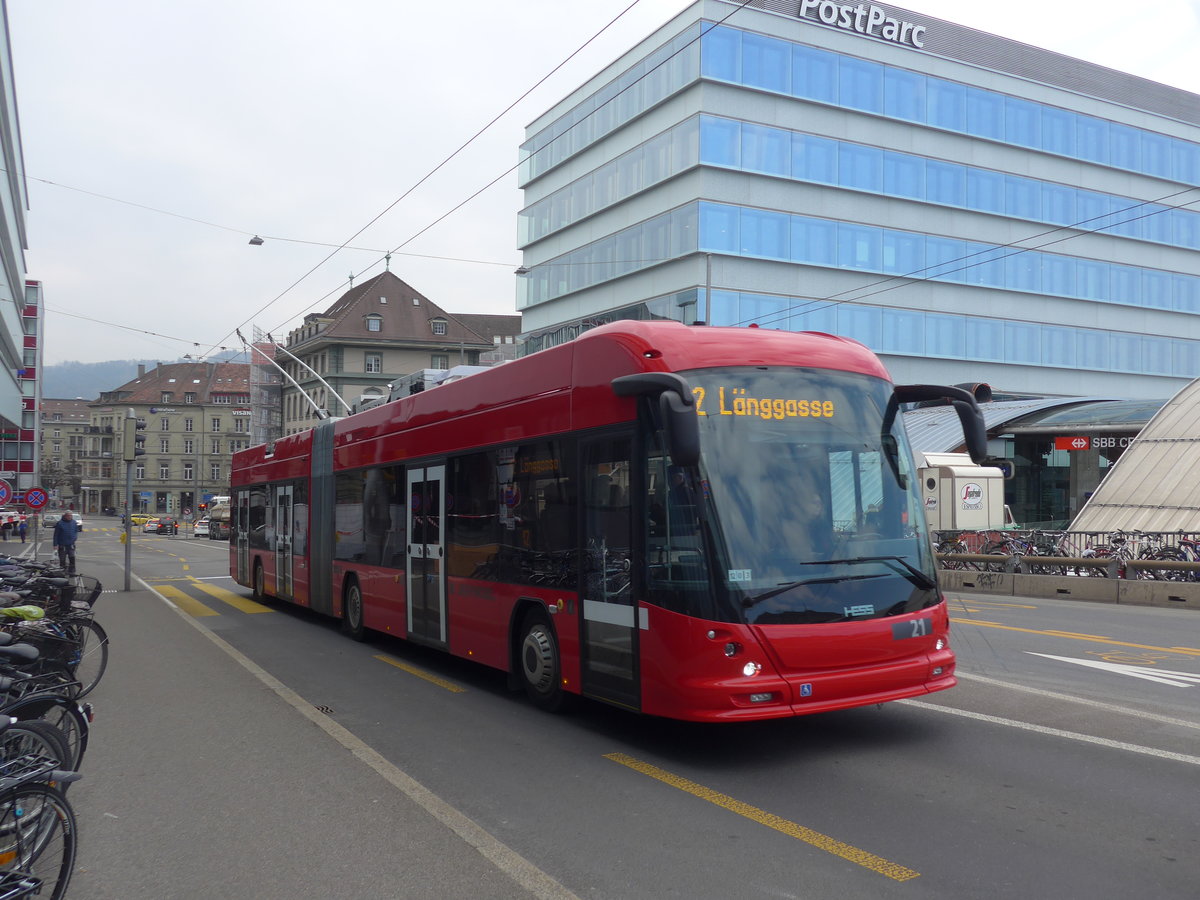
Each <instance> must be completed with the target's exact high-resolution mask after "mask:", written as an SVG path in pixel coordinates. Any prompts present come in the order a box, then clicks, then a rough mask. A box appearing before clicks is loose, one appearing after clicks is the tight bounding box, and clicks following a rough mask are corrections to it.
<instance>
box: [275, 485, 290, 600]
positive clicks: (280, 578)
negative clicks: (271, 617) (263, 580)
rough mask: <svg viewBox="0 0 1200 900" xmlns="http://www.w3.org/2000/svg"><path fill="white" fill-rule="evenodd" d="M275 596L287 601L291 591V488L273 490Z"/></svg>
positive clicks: (284, 487) (283, 487)
mask: <svg viewBox="0 0 1200 900" xmlns="http://www.w3.org/2000/svg"><path fill="white" fill-rule="evenodd" d="M275 594H276V596H278V597H281V598H284V599H287V598H290V597H291V596H292V594H293V590H292V486H291V485H287V486H281V487H277V488H275Z"/></svg>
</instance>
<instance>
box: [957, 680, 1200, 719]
mask: <svg viewBox="0 0 1200 900" xmlns="http://www.w3.org/2000/svg"><path fill="white" fill-rule="evenodd" d="M954 674H955V676H956V677H957V678H958V679H959V680H961V681H978V682H981V683H983V684H991V685H995V686H996V687H1002V688H1008V689H1009V690H1010V691H1021V692H1022V693H1025V694H1034V695H1035V696H1038V697H1045V698H1047V699H1048V700H1061V701H1064V702H1067V703H1077V704H1079V705H1080V706H1090V707H1091V708H1092V709H1102V710H1105V711H1106V712H1112V713H1118V714H1119V715H1123V716H1135V717H1136V718H1139V719H1149V720H1150V721H1151V722H1159V723H1160V724H1163V725H1177V726H1179V727H1180V728H1200V722H1189V721H1188V720H1187V719H1176V718H1174V717H1173V716H1163V715H1159V714H1158V713H1152V712H1147V711H1146V710H1144V709H1131V708H1130V707H1128V706H1117V705H1116V704H1115V703H1105V702H1103V701H1101V700H1088V699H1087V698H1085V697H1072V696H1071V695H1070V694H1062V693H1059V692H1058V691H1047V690H1044V689H1042V688H1035V687H1027V686H1026V685H1023V684H1014V683H1013V682H1011V681H1001V680H1000V679H999V678H989V677H987V676H986V675H975V674H973V673H971V672H964V671H963V670H962V669H958V670H957V671H955V673H954Z"/></svg>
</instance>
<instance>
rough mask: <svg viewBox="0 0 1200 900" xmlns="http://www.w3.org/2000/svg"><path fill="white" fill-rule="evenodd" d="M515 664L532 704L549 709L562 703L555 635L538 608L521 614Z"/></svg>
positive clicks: (559, 666) (552, 710)
mask: <svg viewBox="0 0 1200 900" xmlns="http://www.w3.org/2000/svg"><path fill="white" fill-rule="evenodd" d="M518 655H519V658H518V660H517V664H518V668H519V669H520V672H521V683H522V684H523V685H524V686H525V693H526V694H527V695H528V697H529V699H530V700H532V701H533V703H534V705H535V706H538V707H540V708H541V709H544V710H547V711H549V712H555V711H557V710H559V709H561V708H562V707H563V703H564V701H565V699H566V692H565V691H564V690H563V687H562V664H561V661H560V659H559V655H558V638H557V636H556V635H555V634H554V627H553V626H552V625H551V624H550V618H549V617H548V616H547V615H546V614H545V613H544V612H542V610H540V609H532V610H530V611H529V612H528V613H526V614H525V619H524V620H523V621H522V623H521V644H520V646H519V647H518Z"/></svg>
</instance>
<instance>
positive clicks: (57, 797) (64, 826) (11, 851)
mask: <svg viewBox="0 0 1200 900" xmlns="http://www.w3.org/2000/svg"><path fill="white" fill-rule="evenodd" d="M75 852H76V831H75V813H74V811H72V809H71V806H70V804H69V803H68V802H67V799H66V797H64V796H63V795H62V794H61V793H60V792H59V791H58V790H56V789H55V788H52V787H50V786H49V785H45V784H37V783H30V784H23V785H19V786H18V787H16V788H13V789H12V790H11V791H8V792H6V793H5V794H4V795H3V796H0V868H4V869H7V870H10V871H20V872H25V873H27V874H29V875H32V876H33V877H35V878H37V879H39V880H40V881H41V883H42V889H41V893H40V894H38V896H39V897H42V898H48V900H61V898H62V897H63V896H65V895H66V892H67V885H68V884H69V883H70V881H71V872H72V871H73V870H74V868H75Z"/></svg>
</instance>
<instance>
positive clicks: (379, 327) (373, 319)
mask: <svg viewBox="0 0 1200 900" xmlns="http://www.w3.org/2000/svg"><path fill="white" fill-rule="evenodd" d="M366 321H367V331H383V319H381V318H380V317H379V316H367V317H366Z"/></svg>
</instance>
